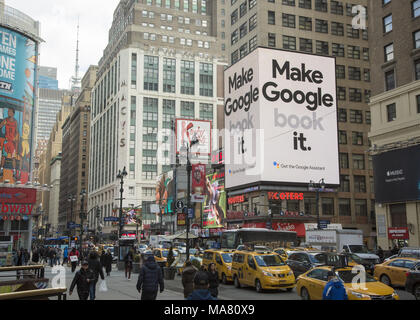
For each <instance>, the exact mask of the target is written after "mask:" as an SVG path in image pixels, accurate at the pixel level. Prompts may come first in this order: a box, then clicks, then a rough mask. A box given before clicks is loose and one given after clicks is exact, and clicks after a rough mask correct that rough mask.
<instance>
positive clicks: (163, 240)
mask: <svg viewBox="0 0 420 320" xmlns="http://www.w3.org/2000/svg"><path fill="white" fill-rule="evenodd" d="M149 244H150V245H151V246H152V247H153V248H158V247H159V246H164V247H167V248H169V247H170V246H171V244H172V241H171V240H169V239H168V237H167V236H163V235H157V236H150V238H149Z"/></svg>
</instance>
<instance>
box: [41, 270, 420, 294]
mask: <svg viewBox="0 0 420 320" xmlns="http://www.w3.org/2000/svg"><path fill="white" fill-rule="evenodd" d="M45 271H46V272H45V276H46V277H47V278H48V279H50V286H51V279H52V278H53V276H54V275H53V274H51V268H50V267H46V270H45ZM73 277H74V274H72V273H71V269H70V268H68V267H66V286H67V288H70V284H71V281H72V280H73ZM137 278H138V274H132V277H131V281H128V280H126V279H125V278H124V272H122V271H117V270H116V269H115V266H114V270H113V271H112V272H111V276H110V277H107V278H106V281H107V286H108V291H107V292H99V289H98V288H99V283H98V287H97V292H96V297H97V300H140V294H139V293H138V292H137V290H136V283H137ZM397 293H398V295H399V296H400V299H401V300H414V296H413V295H411V294H409V293H407V292H405V291H404V290H397ZM157 299H158V300H184V296H183V287H182V282H181V276H178V275H176V277H175V280H167V281H165V291H164V292H163V293H160V294H158V298H157ZM219 299H221V300H300V299H301V298H300V297H299V296H298V295H297V293H296V290H295V289H294V290H293V291H292V292H286V291H266V292H263V293H257V292H256V291H255V289H254V288H241V289H237V288H235V287H234V286H233V285H223V284H220V286H219ZM67 300H78V296H77V292H76V290H75V291H74V292H73V294H72V296H69V295H67Z"/></svg>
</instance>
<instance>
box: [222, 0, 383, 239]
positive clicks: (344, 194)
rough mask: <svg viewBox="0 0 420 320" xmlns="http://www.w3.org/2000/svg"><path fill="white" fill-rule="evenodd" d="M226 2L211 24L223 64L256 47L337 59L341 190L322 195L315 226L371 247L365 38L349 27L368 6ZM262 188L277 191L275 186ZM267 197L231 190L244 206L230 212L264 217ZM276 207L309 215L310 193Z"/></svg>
mask: <svg viewBox="0 0 420 320" xmlns="http://www.w3.org/2000/svg"><path fill="white" fill-rule="evenodd" d="M226 1H228V2H229V3H228V4H227V8H225V9H224V10H225V11H223V12H222V11H220V12H221V15H219V12H218V18H217V23H218V24H219V23H220V28H218V29H219V30H220V33H221V35H222V38H224V39H226V41H225V42H223V43H222V45H223V44H224V47H222V48H221V49H222V50H223V48H225V49H226V50H225V51H226V55H227V56H228V59H229V62H230V64H234V63H235V62H237V61H238V60H239V59H241V58H243V57H245V56H246V55H247V54H248V53H250V52H252V51H253V50H254V49H255V48H257V47H258V46H263V47H270V48H278V49H285V50H292V51H299V52H306V53H312V54H318V55H328V56H334V57H336V75H337V86H338V92H337V98H338V108H339V109H338V117H339V144H340V145H339V158H340V180H341V181H340V184H341V186H340V188H339V190H338V192H335V193H323V194H321V201H320V203H319V209H320V214H321V219H322V220H327V221H330V222H331V223H333V224H334V223H339V224H341V225H342V227H343V228H357V229H361V230H363V233H364V240H365V243H367V244H368V245H369V247H373V246H374V245H375V237H376V232H375V221H374V219H375V216H374V214H373V211H374V194H373V190H372V183H373V171H372V167H371V161H370V158H369V157H368V154H367V153H366V151H367V150H368V148H369V141H368V132H369V129H370V121H371V116H370V111H369V108H368V101H369V98H370V86H371V82H370V66H369V43H368V32H367V30H361V29H356V28H353V26H352V23H353V18H354V16H355V15H356V14H354V13H352V9H353V7H354V6H356V5H360V6H363V7H366V5H367V2H368V1H367V0H353V1H351V2H347V1H327V0H268V1H266V0H264V1H257V0H226ZM222 3H223V1H222ZM225 6H226V4H225ZM222 9H223V7H221V8H220V10H222ZM309 179H310V178H308V184H309ZM265 188H267V190H269V191H279V189H278V187H275V186H270V185H267V186H265ZM293 190H295V189H294V188H289V189H288V190H287V191H293ZM295 191H298V190H297V189H296V190H295ZM299 191H302V190H299ZM267 193H268V191H254V192H250V191H249V188H248V189H245V188H243V189H240V188H239V189H237V190H230V195H234V194H235V195H238V194H243V195H245V201H244V202H243V203H241V204H235V205H231V206H230V207H229V209H230V210H234V211H242V212H249V211H254V208H255V207H256V206H261V205H263V206H264V205H265V206H266V207H261V212H265V214H267V204H268V205H276V204H275V203H272V202H270V201H269V199H268V195H267ZM262 202H263V203H262ZM277 205H279V204H277ZM280 205H281V209H282V211H283V212H284V211H297V212H299V211H300V212H305V214H309V215H313V216H315V214H316V197H315V194H314V193H311V192H305V198H304V200H303V201H298V200H284V201H282V202H281V203H280ZM276 207H277V206H276ZM273 210H274V209H273ZM276 211H278V212H276V213H274V211H273V214H274V217H275V218H276V220H278V221H280V222H282V221H283V222H290V223H291V224H294V226H295V227H296V228H297V227H298V226H297V224H299V223H300V224H302V223H303V222H304V221H297V220H296V219H295V218H293V219H291V218H290V217H289V218H287V217H286V216H281V215H280V213H281V212H280V210H276ZM266 218H267V217H265V218H259V219H266ZM299 227H300V226H299ZM303 235H304V233H303Z"/></svg>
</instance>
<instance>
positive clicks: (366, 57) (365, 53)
mask: <svg viewBox="0 0 420 320" xmlns="http://www.w3.org/2000/svg"><path fill="white" fill-rule="evenodd" d="M363 60H365V61H369V48H363Z"/></svg>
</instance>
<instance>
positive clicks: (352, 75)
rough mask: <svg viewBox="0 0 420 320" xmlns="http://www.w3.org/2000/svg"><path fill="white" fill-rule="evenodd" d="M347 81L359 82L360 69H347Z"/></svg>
mask: <svg viewBox="0 0 420 320" xmlns="http://www.w3.org/2000/svg"><path fill="white" fill-rule="evenodd" d="M349 80H361V72H360V68H358V67H349Z"/></svg>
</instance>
